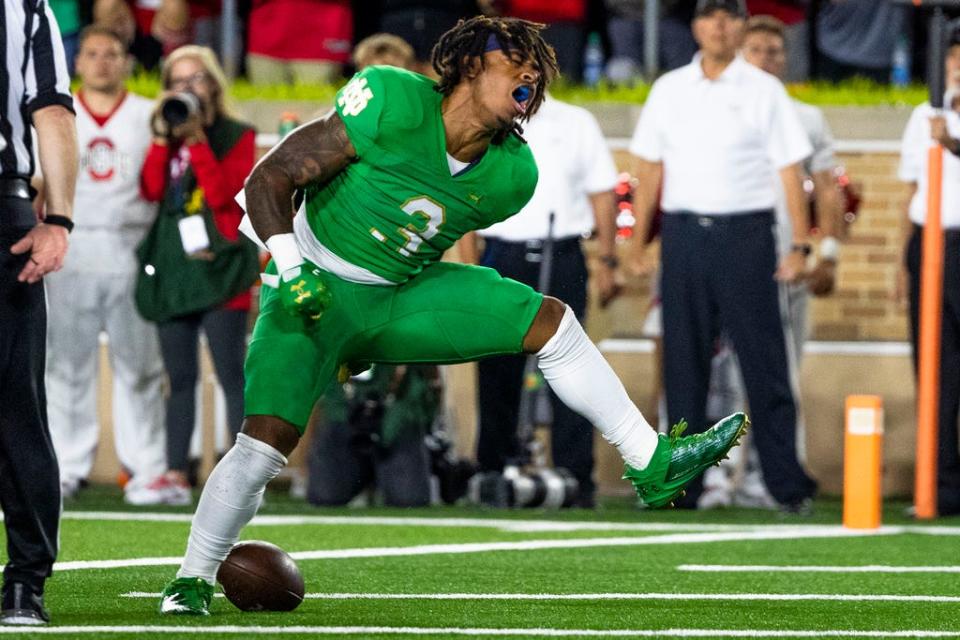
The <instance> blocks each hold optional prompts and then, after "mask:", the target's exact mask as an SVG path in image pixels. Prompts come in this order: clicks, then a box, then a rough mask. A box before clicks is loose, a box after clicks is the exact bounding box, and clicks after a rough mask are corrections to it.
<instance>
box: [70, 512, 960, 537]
mask: <svg viewBox="0 0 960 640" xmlns="http://www.w3.org/2000/svg"><path fill="white" fill-rule="evenodd" d="M63 519H64V520H105V521H121V522H186V523H189V522H190V521H191V520H192V519H193V516H192V515H190V514H185V513H147V512H138V511H122V512H121V511H64V513H63ZM250 524H251V526H258V525H259V526H296V525H351V526H353V525H355V526H373V527H384V526H387V527H411V526H412V527H451V528H474V527H475V528H483V529H501V530H503V531H512V532H545V531H559V532H566V531H743V530H744V529H755V528H757V527H764V528H766V527H771V526H772V527H781V528H782V527H790V528H796V526H795V525H794V526H791V525H736V524H700V523H690V524H684V523H670V522H576V521H570V522H565V521H562V520H548V519H544V520H519V519H517V520H514V519H508V518H436V517H423V518H418V517H392V516H304V515H283V516H257V517H255V518H254V519H253V521H252V522H251V523H250ZM810 526H819V525H810ZM958 531H960V529H958Z"/></svg>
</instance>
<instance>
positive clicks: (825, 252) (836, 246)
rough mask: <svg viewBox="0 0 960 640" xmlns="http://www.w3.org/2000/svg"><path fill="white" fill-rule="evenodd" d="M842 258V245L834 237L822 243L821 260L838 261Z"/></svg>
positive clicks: (829, 237) (826, 238)
mask: <svg viewBox="0 0 960 640" xmlns="http://www.w3.org/2000/svg"><path fill="white" fill-rule="evenodd" d="M839 256H840V243H839V242H838V241H837V239H836V238H834V237H833V236H827V237H825V238H824V239H823V240H821V241H820V259H821V260H833V261H834V262H836V261H837V258H838V257H839Z"/></svg>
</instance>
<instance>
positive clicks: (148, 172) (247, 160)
mask: <svg viewBox="0 0 960 640" xmlns="http://www.w3.org/2000/svg"><path fill="white" fill-rule="evenodd" d="M174 149H176V147H170V146H167V145H161V144H156V143H154V144H153V145H151V146H150V149H149V151H147V157H146V159H145V160H144V163H143V170H142V171H141V173H140V192H141V194H142V195H143V197H144V199H146V200H149V201H150V202H159V201H160V199H161V198H162V197H163V194H164V192H165V191H166V189H167V177H168V175H169V165H170V158H171V157H172V153H173V151H174ZM188 150H189V151H190V166H191V167H192V169H193V173H194V175H196V177H197V185H198V186H199V187H200V188H201V189H203V194H204V199H205V200H206V201H207V205H209V207H210V210H211V211H212V212H213V221H214V223H215V224H216V225H217V230H218V231H219V232H220V233H221V234H222V235H223V237H224V238H226V239H227V240H236V239H237V237H238V236H239V231H238V230H237V227H238V226H239V225H240V220H241V219H242V218H243V209H241V208H240V205H238V204H237V203H236V201H235V200H234V199H233V198H234V196H236V195H237V193H238V192H239V191H240V189H242V188H243V181H244V180H246V179H247V176H248V175H250V171H251V170H253V162H254V153H255V151H256V134H255V133H254V131H253V130H250V131H247V132H245V133H244V134H243V135H242V136H240V139H239V140H238V141H237V144H236V145H234V147H233V148H232V149H230V151H228V152H227V154H226V155H225V156H224V157H223V159H222V160H217V157H216V156H215V155H214V154H213V149H211V148H210V145H209V144H207V143H206V142H198V143H196V144H192V145H190V146H189V147H188ZM224 307H225V308H227V309H238V310H242V311H248V310H249V309H250V292H249V291H245V292H243V293H241V294H240V295H238V296H237V297H235V298H232V299H230V300H229V301H227V303H226V304H225V305H224Z"/></svg>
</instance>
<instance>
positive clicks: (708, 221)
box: [664, 209, 773, 227]
mask: <svg viewBox="0 0 960 640" xmlns="http://www.w3.org/2000/svg"><path fill="white" fill-rule="evenodd" d="M666 218H672V219H674V220H677V221H680V222H688V223H689V222H695V223H697V224H699V225H700V226H701V227H711V226H713V225H735V224H742V223H746V222H753V221H755V220H766V219H772V218H773V209H758V210H753V211H738V212H736V213H723V214H715V213H694V212H693V211H669V212H664V219H666Z"/></svg>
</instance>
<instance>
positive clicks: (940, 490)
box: [906, 226, 960, 515]
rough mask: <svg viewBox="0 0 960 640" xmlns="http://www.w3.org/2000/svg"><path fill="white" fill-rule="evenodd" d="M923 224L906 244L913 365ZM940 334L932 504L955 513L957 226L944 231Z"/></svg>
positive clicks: (959, 326) (959, 390)
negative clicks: (934, 484)
mask: <svg viewBox="0 0 960 640" xmlns="http://www.w3.org/2000/svg"><path fill="white" fill-rule="evenodd" d="M922 236H923V227H920V226H914V231H913V234H912V235H911V236H910V240H909V242H908V244H907V255H906V262H907V271H908V273H909V274H910V339H911V342H912V343H913V366H914V369H916V366H917V351H918V349H917V347H918V332H919V313H920V265H921V264H922V263H923V246H922V245H923V242H922ZM941 318H942V320H941V334H940V402H939V405H940V406H939V408H938V415H939V421H938V430H937V432H938V435H939V438H938V451H937V510H938V511H939V513H940V515H955V514H958V513H960V443H958V427H957V418H958V413H960V231H958V230H950V231H947V232H946V233H944V243H943V312H942V315H941Z"/></svg>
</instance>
